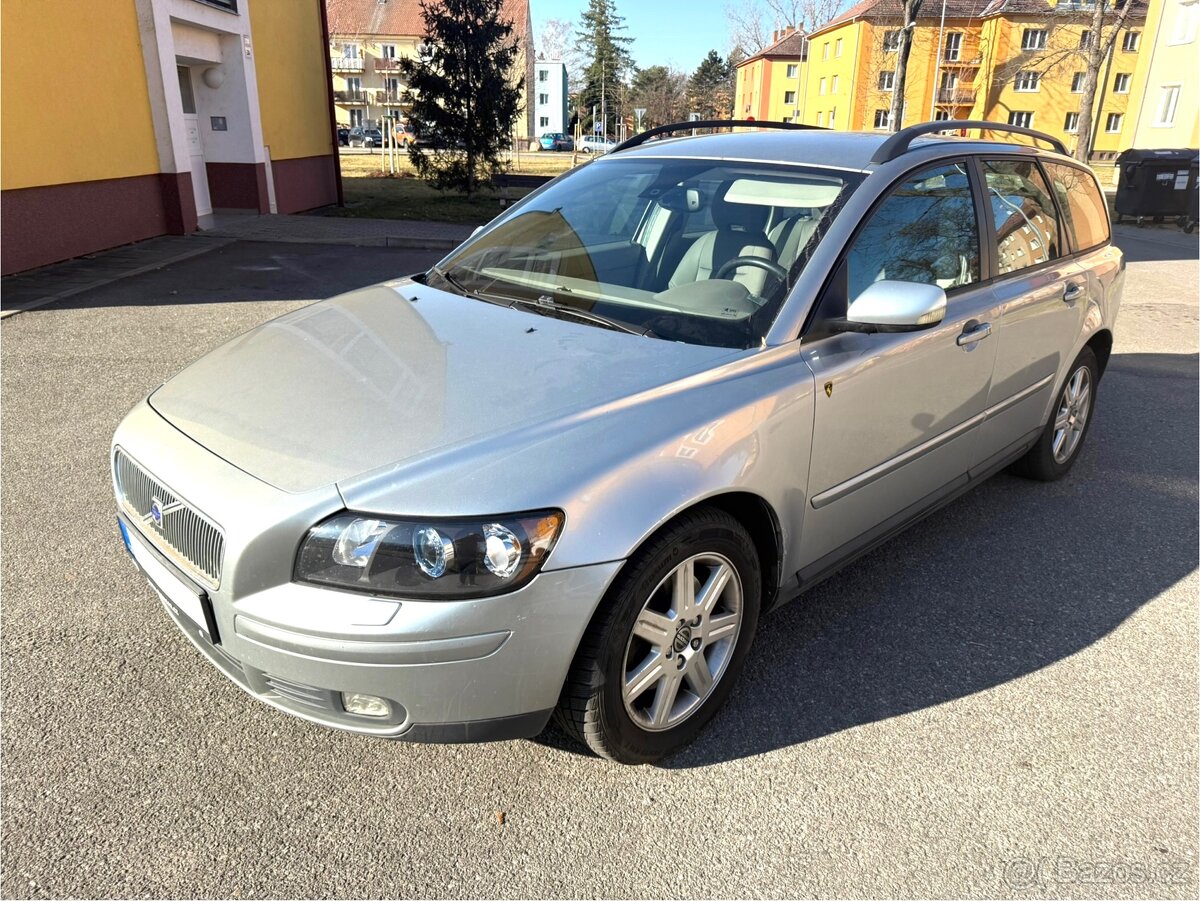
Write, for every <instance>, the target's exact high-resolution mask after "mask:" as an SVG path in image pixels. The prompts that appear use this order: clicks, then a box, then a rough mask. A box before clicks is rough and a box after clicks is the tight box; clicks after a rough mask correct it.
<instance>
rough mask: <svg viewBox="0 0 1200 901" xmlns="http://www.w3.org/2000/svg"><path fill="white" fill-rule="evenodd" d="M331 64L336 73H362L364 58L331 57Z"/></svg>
mask: <svg viewBox="0 0 1200 901" xmlns="http://www.w3.org/2000/svg"><path fill="white" fill-rule="evenodd" d="M329 64H330V65H331V66H332V67H333V71H334V72H361V71H362V70H363V59H362V57H349V56H331V57H330V58H329Z"/></svg>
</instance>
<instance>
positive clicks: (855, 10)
mask: <svg viewBox="0 0 1200 901" xmlns="http://www.w3.org/2000/svg"><path fill="white" fill-rule="evenodd" d="M1119 2H1120V0H1118V3H1119ZM1146 2H1147V0H1133V3H1134V7H1133V9H1132V10H1130V13H1129V18H1130V19H1131V20H1135V21H1136V20H1141V19H1144V18H1145V17H1146ZM903 12H904V4H903V3H902V2H901V0H861V2H859V3H856V4H854V5H853V6H851V7H850V8H849V9H848V10H846V11H845V12H844V13H842V14H841V15H840V16H835V17H834V18H832V19H830V20H829V21H828V22H826V23H825V24H824V25H821V26H820V27H818V28H815V29H813V31H812V35H816V34H819V33H821V32H823V31H828V30H829V29H830V28H836V27H837V26H838V25H845V24H846V23H847V22H852V21H854V20H855V19H866V18H879V19H900V18H901V16H902V15H903ZM1063 14H1067V15H1077V16H1085V15H1086V16H1090V15H1091V4H1090V2H1089V0H1077V2H1075V0H1060V2H1059V3H1058V4H1057V5H1056V4H1053V3H1051V2H1050V0H947V2H946V18H947V19H982V18H986V17H988V16H999V15H1010V16H1011V15H1024V16H1040V15H1063ZM941 16H942V4H941V3H938V2H936V0H930V2H928V3H923V4H922V5H921V11H920V12H919V13H917V18H918V19H940V18H941ZM810 36H811V35H810Z"/></svg>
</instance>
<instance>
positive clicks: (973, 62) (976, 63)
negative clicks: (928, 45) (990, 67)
mask: <svg viewBox="0 0 1200 901" xmlns="http://www.w3.org/2000/svg"><path fill="white" fill-rule="evenodd" d="M942 65H943V66H961V67H962V68H964V69H966V68H970V69H978V68H979V67H980V66H982V65H983V57H982V56H980V55H979V54H978V53H975V54H972V55H967V54H965V53H964V54H962V55H961V56H960V57H959V58H958V59H950V58H948V57H947V58H944V59H943V60H942Z"/></svg>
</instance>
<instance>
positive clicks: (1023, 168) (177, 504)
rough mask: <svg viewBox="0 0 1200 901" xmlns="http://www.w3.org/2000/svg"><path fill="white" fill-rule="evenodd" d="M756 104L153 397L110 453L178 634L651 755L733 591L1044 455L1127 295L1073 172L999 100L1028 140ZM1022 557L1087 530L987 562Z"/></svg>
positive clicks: (1081, 410)
mask: <svg viewBox="0 0 1200 901" xmlns="http://www.w3.org/2000/svg"><path fill="white" fill-rule="evenodd" d="M758 124H759V126H760V127H761V126H763V125H766V124H767V123H758ZM771 124H772V125H773V126H774V127H775V128H776V129H778V130H777V131H773V132H767V131H764V130H758V131H753V132H750V131H746V132H740V133H733V134H713V135H704V136H699V137H684V138H678V139H673V140H662V141H656V142H653V143H647V144H642V145H641V146H638V143H639V142H638V138H635V139H633V140H632V141H630V142H626V144H625V145H623V146H622V147H621V148H620V149H619V150H617V151H616V152H613V153H609V154H607V155H606V156H604V157H603V158H601V159H598V160H596V161H595V162H594V163H592V164H591V165H588V166H582V167H579V168H578V169H576V170H574V171H572V172H570V173H567V174H566V175H563V176H561V177H559V178H557V179H556V180H554V181H553V182H551V183H550V184H549V185H547V186H546V187H545V188H543V189H541V190H539V191H535V192H534V193H532V194H530V195H529V196H527V197H526V198H525V199H523V200H521V201H520V202H518V203H517V204H515V205H514V206H513V207H512V208H510V209H509V210H508V211H507V212H505V213H503V214H502V215H501V216H499V217H498V218H496V219H494V220H492V222H491V223H489V224H488V225H486V226H484V227H483V228H482V229H481V230H479V231H478V232H477V233H476V234H475V235H474V236H473V237H472V238H471V239H469V240H468V241H467V242H466V243H464V244H463V245H462V246H460V247H459V248H458V249H457V250H455V251H453V252H452V253H450V254H449V255H448V256H447V257H446V258H445V259H443V260H442V261H441V262H440V263H438V264H437V265H436V266H434V267H433V268H432V269H430V270H429V271H428V272H426V273H423V274H419V275H416V276H411V277H405V278H397V279H395V280H392V281H389V282H386V283H384V284H380V285H376V286H374V287H370V288H365V289H362V290H358V291H354V292H351V293H349V294H346V295H343V296H341V297H337V298H334V299H332V300H328V301H325V302H323V303H316V304H312V305H310V306H307V307H305V308H303V309H300V310H296V311H294V312H292V313H289V314H287V315H285V316H283V317H281V318H279V319H276V320H275V321H273V322H269V323H267V324H266V325H263V326H261V327H259V328H258V329H256V330H254V331H251V332H249V333H247V334H245V335H242V336H240V337H238V338H236V339H234V340H233V341H232V342H230V343H228V344H226V345H225V346H224V347H221V348H218V349H217V350H215V351H213V352H211V353H210V354H208V355H207V356H205V357H203V358H201V359H200V360H199V361H198V362H196V363H194V364H193V365H192V366H190V367H189V368H187V369H185V370H183V372H181V373H179V374H178V375H176V376H175V377H174V378H172V379H170V380H169V381H167V382H166V383H165V384H163V385H162V386H160V387H158V388H156V389H155V390H154V391H153V392H152V393H151V394H150V396H149V397H148V398H147V399H146V400H144V401H142V402H141V403H140V404H138V405H137V407H135V409H134V410H133V411H132V412H131V413H130V414H129V415H128V416H127V417H126V418H125V420H124V421H123V422H122V423H121V425H120V427H119V428H118V429H117V432H116V434H115V436H114V438H113V444H112V456H111V464H112V468H113V469H112V475H113V487H114V489H115V492H116V500H117V511H118V523H119V529H120V532H121V535H122V538H123V541H124V544H125V546H126V548H127V549H128V550H129V552H130V554H131V555H132V556H133V559H134V561H135V562H136V564H137V565H138V566H139V567H140V568H141V569H142V570H143V572H144V573H145V574H146V576H147V577H148V578H149V580H150V581H151V583H152V584H153V585H154V586H155V588H156V589H157V591H158V592H159V594H160V595H161V596H162V598H163V603H164V606H165V607H166V609H167V611H168V612H169V615H170V617H171V619H172V620H173V622H174V623H175V624H176V626H177V627H178V628H179V629H180V630H181V631H183V632H184V633H185V634H186V635H187V636H188V638H189V639H190V640H191V642H192V643H193V644H194V645H195V646H196V648H198V649H199V650H200V652H201V653H202V654H204V655H205V656H206V657H207V658H208V659H209V660H210V661H211V662H212V663H213V665H215V666H216V667H217V668H219V669H220V670H221V671H222V672H223V673H224V674H225V675H226V676H228V677H229V678H230V679H232V680H233V681H234V682H236V683H237V684H238V685H239V686H241V687H242V688H243V689H244V690H245V691H246V692H248V693H250V694H251V695H253V696H254V697H256V698H258V699H260V700H262V701H264V702H266V703H268V704H271V705H273V706H275V707H277V708H280V709H282V710H284V711H287V712H289V713H291V714H294V715H296V716H300V717H303V718H305V719H307V720H310V721H313V722H317V723H322V724H324V725H327V726H332V727H336V728H340V729H346V730H350V731H354V732H358V733H361V734H364V735H375V736H381V737H387V738H397V739H404V740H413V741H486V740H495V739H503V738H517V737H523V736H531V735H534V734H536V733H538V732H539V731H540V730H542V729H543V727H545V726H546V724H547V722H548V721H549V719H550V718H551V716H554V717H555V718H556V720H557V722H558V723H559V724H560V725H561V726H562V727H563V728H564V729H565V730H566V732H567V733H568V734H570V735H572V736H574V737H575V738H576V739H577V740H578V741H579V742H582V743H584V744H586V745H587V746H588V747H590V748H591V749H592V750H593V751H594V752H595V753H597V754H599V755H602V756H604V757H608V758H610V759H613V760H617V761H621V762H624V763H644V762H648V761H655V760H658V759H660V758H662V757H664V756H666V755H669V754H671V753H673V752H674V751H676V750H678V749H679V748H681V747H682V746H683V745H685V744H687V743H688V742H689V741H691V740H692V739H693V738H694V737H695V736H696V735H697V734H698V733H699V731H700V729H701V728H703V726H704V725H705V723H707V722H708V721H709V720H710V719H711V718H712V716H713V715H714V714H715V713H716V712H717V710H718V709H719V708H720V707H721V705H722V704H723V703H724V702H725V700H726V698H727V697H728V696H729V694H730V691H731V690H732V688H733V685H734V680H735V679H736V678H737V676H738V674H739V672H740V671H741V670H742V669H743V665H744V663H745V661H746V656H747V654H748V652H749V650H750V645H751V642H752V641H753V639H754V634H755V632H756V630H757V628H758V627H759V619H760V614H762V613H765V612H767V611H769V610H772V609H774V608H777V607H779V606H780V605H782V604H784V603H787V602H788V601H791V600H793V599H794V598H796V597H798V596H799V595H800V594H801V593H802V592H803V591H805V590H806V589H808V588H809V587H810V586H812V585H815V584H817V583H818V582H820V581H821V580H822V579H823V578H825V577H826V576H828V575H830V574H831V573H833V572H834V571H836V570H837V569H838V568H839V567H840V566H842V565H844V564H845V563H847V562H848V561H850V560H853V559H854V558H856V557H857V556H858V555H860V554H862V553H863V552H865V551H867V550H869V549H870V548H872V547H874V546H876V545H877V544H879V543H881V542H883V541H885V540H886V539H888V538H889V537H891V536H892V535H895V534H896V533H897V532H898V531H900V530H901V529H902V528H904V527H905V526H907V525H908V524H910V523H913V522H915V521H917V520H918V519H920V518H921V517H923V516H925V515H926V514H928V513H930V512H931V511H932V510H934V509H935V508H937V507H940V506H942V505H944V504H946V503H948V502H949V501H950V500H952V499H953V498H955V497H956V496H958V495H959V494H961V493H962V492H964V491H966V490H968V489H970V488H972V487H974V486H976V485H979V484H980V483H982V482H983V481H984V480H985V479H986V478H988V477H989V476H990V475H992V474H993V473H995V472H998V471H1000V470H1001V469H1003V468H1005V467H1011V468H1012V471H1013V472H1015V473H1017V474H1020V475H1022V476H1026V477H1029V478H1032V479H1037V480H1042V481H1051V480H1055V479H1060V478H1062V477H1064V476H1066V475H1067V474H1068V473H1069V472H1070V470H1071V467H1072V466H1073V465H1074V464H1075V462H1076V461H1077V460H1078V459H1079V457H1080V454H1081V452H1082V449H1083V447H1084V442H1085V440H1086V438H1087V436H1088V430H1089V428H1090V427H1091V424H1092V421H1093V419H1094V418H1095V417H1094V415H1093V414H1094V411H1095V402H1096V394H1097V389H1098V386H1099V382H1100V378H1101V376H1102V375H1103V374H1104V370H1105V366H1106V364H1107V362H1108V359H1109V352H1110V350H1111V348H1112V343H1113V324H1114V322H1115V320H1116V317H1117V312H1118V309H1119V306H1120V302H1121V291H1122V287H1123V284H1124V280H1125V262H1124V258H1123V256H1122V253H1121V251H1120V250H1118V249H1117V248H1116V247H1114V246H1113V245H1112V243H1111V240H1110V238H1111V236H1110V227H1109V218H1108V213H1107V211H1106V205H1105V202H1104V197H1103V194H1102V193H1101V191H1100V188H1099V185H1098V183H1097V181H1096V177H1095V175H1094V174H1093V173H1092V172H1091V170H1090V169H1088V168H1087V167H1085V166H1083V165H1081V164H1080V163H1078V162H1076V161H1075V160H1074V159H1072V158H1071V157H1070V156H1068V155H1067V154H1066V149H1065V147H1064V146H1063V145H1062V143H1061V142H1060V141H1058V140H1057V139H1055V138H1052V137H1049V136H1046V135H1041V134H1040V133H1036V132H1031V131H1028V130H1025V129H1020V128H1015V127H1013V126H1005V125H1001V124H999V123H978V122H976V123H971V122H955V123H954V127H955V128H971V127H979V126H981V125H982V126H985V127H986V128H988V129H990V130H992V131H994V132H1002V131H1007V132H1010V133H1015V134H1019V135H1024V136H1028V137H1033V138H1036V139H1038V140H1042V141H1046V142H1049V143H1050V144H1051V145H1052V146H1053V147H1054V148H1055V152H1051V151H1046V150H1042V149H1038V148H1035V147H1032V146H1021V145H1018V144H1014V143H1002V142H997V141H984V140H973V139H959V138H943V137H937V136H934V134H933V132H935V131H937V130H939V129H944V128H945V127H946V123H926V124H923V125H918V126H913V127H911V128H908V129H904V130H902V131H900V132H899V133H897V134H895V135H884V134H875V133H862V134H854V133H846V132H835V131H823V130H822V131H798V130H787V129H788V126H787V125H785V124H784V123H771ZM678 128H680V129H686V128H690V125H689V124H688V123H683V124H682V125H680V126H678ZM640 137H641V136H639V138H640ZM1062 495H1063V492H1062V491H1061V490H1060V491H1057V492H1048V493H1047V494H1045V495H1044V496H1043V497H1042V498H1041V499H1040V500H1039V501H1038V503H1041V504H1053V503H1055V502H1056V500H1055V499H1056V498H1061V497H1062ZM982 510H983V508H980V509H979V510H977V511H976V514H977V515H975V516H974V517H973V519H972V521H971V527H972V528H977V529H986V528H988V523H987V520H986V517H985V516H981V515H978V514H979V513H981V512H982ZM1050 540H1060V541H1061V544H1062V547H1063V548H1066V550H1061V553H1069V552H1070V551H1069V549H1070V548H1071V547H1073V546H1074V545H1075V544H1077V543H1078V542H1080V541H1086V536H1083V535H1078V534H1073V533H1072V532H1071V530H1070V528H1069V527H1068V528H1064V530H1063V535H1062V536H1060V537H1059V538H1053V537H1052V536H1040V537H1039V536H1032V537H1031V538H1030V539H1029V542H1028V543H1027V545H1028V546H1024V545H1023V546H1021V547H1019V548H999V547H998V548H997V553H1014V552H1015V553H1024V552H1026V551H1027V550H1028V548H1030V547H1034V548H1036V547H1045V546H1046V543H1047V541H1050ZM1058 552H1060V551H1056V553H1058ZM911 563H912V566H914V567H920V568H922V569H923V570H925V571H927V572H928V573H930V574H931V575H929V576H928V577H929V578H936V577H937V575H936V574H937V571H938V567H939V566H941V567H944V566H945V565H946V561H944V560H929V559H913V560H912V561H911ZM956 565H958V566H959V567H960V572H959V575H960V576H961V575H962V574H963V573H968V574H970V575H972V576H978V577H979V578H986V566H985V565H984V564H983V563H981V562H980V561H958V563H957V564H956ZM981 566H982V567H983V570H982V571H981V570H980V567H981ZM1080 577H1082V576H1080ZM1012 590H1014V591H1024V590H1036V586H1013V588H1012ZM916 602H917V603H919V599H918V600H917V601H916ZM982 604H983V602H982V601H981V605H982ZM982 612H983V611H982V606H981V615H982ZM927 614H928V611H922V610H914V611H913V615H914V616H916V617H922V616H926V615H927ZM1045 615H1046V616H1047V617H1053V616H1054V615H1056V611H1055V609H1054V605H1053V601H1052V600H1049V599H1048V600H1047V602H1046V608H1045ZM1063 615H1064V616H1068V617H1069V616H1070V615H1071V611H1069V610H1068V611H1063ZM115 618H116V619H118V620H119V619H120V615H116V614H115ZM791 622H793V623H794V622H796V620H795V619H794V618H793V619H792V620H791ZM874 637H875V636H868V637H867V640H868V643H869V640H872V639H873V638H874ZM796 652H797V653H804V649H803V648H802V647H801V648H798V649H797V651H796ZM845 652H846V653H848V654H857V653H860V649H859V648H857V647H853V648H848V649H846V651H845ZM759 678H760V679H764V680H767V681H764V682H762V683H761V684H758V685H755V686H753V687H751V688H750V689H748V690H750V691H757V692H764V693H771V692H780V691H782V692H790V693H798V694H801V695H802V694H803V693H804V691H805V686H804V685H786V686H783V685H777V684H774V683H771V682H770V681H769V679H770V673H764V672H760V673H759ZM868 681H869V679H868ZM889 689H890V687H889V686H882V687H880V688H879V690H880V691H887V690H889ZM158 690H159V692H160V693H161V692H162V691H165V690H168V689H165V688H163V687H161V686H160V687H159V689H158ZM867 690H870V689H867ZM202 701H203V702H204V703H214V702H215V696H209V695H206V696H204V697H203V698H202ZM810 713H811V714H812V715H813V716H828V715H830V714H829V712H828V711H810ZM214 723H217V725H216V726H214V728H223V727H225V726H227V724H228V717H225V716H223V715H222V716H220V717H216V718H215V719H214ZM735 742H736V739H735Z"/></svg>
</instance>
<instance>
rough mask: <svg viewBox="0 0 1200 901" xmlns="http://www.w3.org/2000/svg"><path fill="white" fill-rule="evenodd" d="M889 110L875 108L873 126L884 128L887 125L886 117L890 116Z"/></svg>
mask: <svg viewBox="0 0 1200 901" xmlns="http://www.w3.org/2000/svg"><path fill="white" fill-rule="evenodd" d="M891 113H892V111H891V110H886V109H877V110H875V127H876V128H877V129H885V128H887V127H888V119H889V118H891Z"/></svg>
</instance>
